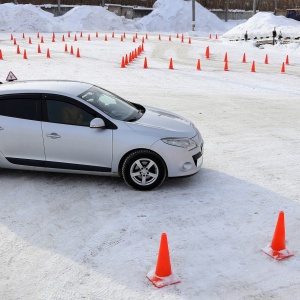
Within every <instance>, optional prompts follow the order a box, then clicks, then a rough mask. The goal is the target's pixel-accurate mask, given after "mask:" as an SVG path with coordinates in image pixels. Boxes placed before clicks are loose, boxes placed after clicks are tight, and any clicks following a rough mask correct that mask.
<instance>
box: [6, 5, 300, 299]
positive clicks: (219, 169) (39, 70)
mask: <svg viewBox="0 0 300 300" xmlns="http://www.w3.org/2000/svg"><path fill="white" fill-rule="evenodd" d="M160 2H162V1H160ZM183 2H184V1H182V3H181V1H177V8H178V10H180V9H181V8H182V7H181V4H182V5H185V4H186V3H185V2H184V4H183ZM2 8H3V6H0V13H1V12H2V13H3V12H5V9H2ZM17 9H19V8H17ZM22 9H24V10H25V8H24V7H23V8H22ZM84 9H86V8H84ZM23 13H24V14H26V13H25V12H24V11H23ZM70 13H71V12H70ZM77 13H78V12H77ZM6 15H7V16H8V13H7V12H6ZM77 15H78V18H79V17H80V13H78V14H77ZM162 15H165V14H163V13H162ZM21 16H22V14H19V15H18V16H16V17H15V21H16V22H15V23H18V20H19V19H20V18H21ZM33 16H35V18H36V19H35V20H36V22H35V23H39V22H40V19H41V18H44V12H41V15H39V12H35V13H34V15H32V18H33ZM85 16H86V15H85ZM7 18H8V17H7ZM277 20H279V19H276V22H277ZM280 20H281V19H280ZM0 22H2V23H1V30H2V32H1V33H0V49H1V50H2V55H3V60H0V80H1V81H4V80H5V78H6V76H7V74H8V72H9V71H12V72H13V73H14V74H15V75H16V76H17V78H18V79H19V80H24V79H74V80H82V81H87V82H92V83H94V84H97V85H99V86H102V87H104V88H107V89H109V90H111V91H113V92H115V93H116V94H119V95H121V96H123V97H124V98H126V99H128V100H131V101H134V102H139V103H141V104H145V105H152V106H158V107H161V108H165V109H168V110H171V111H173V112H176V113H178V114H181V115H183V116H185V117H186V118H188V119H190V120H192V121H193V122H194V123H195V124H196V125H197V127H198V128H199V130H200V131H201V133H202V135H203V138H204V141H205V153H204V165H203V169H202V170H201V171H200V172H199V173H198V174H196V175H195V176H193V177H189V178H182V179H170V180H167V181H166V182H165V183H164V185H163V186H162V187H161V188H159V189H157V190H154V191H151V192H146V193H145V192H144V193H143V192H138V191H135V190H132V189H130V188H128V187H127V186H126V184H125V183H123V180H122V179H120V178H104V177H96V176H79V175H66V174H56V173H38V172H25V171H24V172H23V171H12V170H1V171H0V236H1V239H0V265H1V269H0V296H1V297H0V298H1V299H5V300H15V299H26V300H27V299H30V300H32V299H34V300H35V299H43V300H44V299H45V300H48V299H49V300H50V299H51V300H52V299H63V300H69V299H76V300H77V299H93V300H94V299H97V300H98V299H168V300H169V299H171V300H173V299H174V300H175V299H176V300H178V299H226V300H227V299H228V300H229V299H230V300H234V299H280V300H281V299H298V298H299V297H300V284H299V279H300V275H299V274H300V273H299V265H300V254H299V253H300V251H299V249H300V239H299V233H298V231H299V230H298V227H299V224H300V217H299V216H300V206H299V204H300V192H299V185H300V175H299V174H300V165H299V153H300V141H299V128H300V118H299V115H300V103H299V94H300V85H299V77H300V46H299V43H296V42H295V43H292V44H288V45H281V44H278V45H276V46H274V47H273V46H270V45H267V46H265V47H264V49H259V48H257V47H255V46H254V45H253V43H252V42H250V41H249V42H242V41H241V42H229V41H228V39H225V38H221V37H219V38H218V39H215V36H214V35H213V38H212V39H209V38H208V33H209V32H204V31H205V30H203V35H202V36H201V34H199V36H197V37H192V43H191V44H189V43H188V35H187V33H186V30H185V29H182V30H180V28H179V29H178V28H177V29H174V30H170V29H168V31H170V32H164V30H163V28H161V41H159V40H158V34H157V33H156V32H155V33H151V32H150V30H149V32H148V30H146V29H145V28H144V29H140V30H139V31H138V30H137V32H138V39H137V40H136V42H135V43H134V42H132V37H133V36H135V33H136V32H135V31H131V32H130V31H127V29H126V39H125V40H124V41H123V42H121V41H120V36H121V34H123V31H124V28H123V27H122V26H123V25H120V27H121V28H117V29H116V33H115V38H112V37H111V31H109V30H108V29H106V28H104V29H103V28H101V27H99V28H94V27H93V28H84V26H85V25H82V27H81V28H80V29H78V28H79V27H76V26H77V25H76V24H74V28H75V29H73V30H72V32H71V36H70V38H68V37H67V31H68V30H70V28H69V27H68V28H65V27H64V26H65V25H64V26H62V25H61V27H60V30H59V31H60V32H58V31H57V32H56V38H55V42H52V31H53V30H52V29H53V27H51V29H50V30H46V29H45V27H41V29H39V28H34V29H32V30H30V27H27V24H28V23H30V19H28V20H27V21H25V20H24V21H22V22H24V23H23V27H19V28H18V29H17V30H15V29H13V28H12V27H10V26H11V25H12V23H7V24H6V23H5V22H3V18H2V16H1V19H0ZM139 22H142V21H141V20H140V21H139ZM153 22H154V21H153ZM155 22H159V21H155ZM248 22H249V23H248V24H250V22H251V19H250V20H249V21H248ZM272 22H273V21H272ZM280 22H281V21H280ZM21 24H22V23H21ZM40 24H45V23H44V22H41V23H40ZM77 24H84V22H81V20H80V19H79V20H78V23H77ZM123 24H124V23H123ZM245 24H246V23H245ZM279 25H280V24H278V23H276V24H275V26H279ZM5 26H6V27H5ZM41 26H42V25H41ZM99 26H100V25H99ZM131 26H132V25H131ZM225 26H228V24H225V23H224V28H225ZM269 26H270V24H269V23H267V22H266V24H265V26H261V29H260V30H261V32H262V33H263V32H267V31H269ZM272 26H274V25H273V23H272ZM297 26H298V24H296V23H295V26H294V27H295V28H296V29H295V28H294V27H293V29H291V30H297V28H298V27H297ZM249 27H250V25H249ZM28 28H29V29H28ZM81 29H82V30H84V32H83V37H82V38H80V37H79V32H75V31H76V30H81ZM177 30H178V31H179V34H180V35H179V36H180V37H179V38H176V35H175V33H174V32H176V31H177ZM244 30H245V27H243V28H241V32H240V34H241V35H242V34H243V32H244ZM14 31H15V32H14ZM23 31H25V38H24V39H23V38H22V33H23ZM37 31H40V35H42V36H44V39H45V43H43V44H41V43H40V38H37ZM43 31H44V33H43ZM96 31H99V37H98V38H96ZM155 31H157V30H155ZM171 31H172V32H171ZM199 32H201V28H200V29H199ZM216 32H217V33H220V31H219V29H216V30H214V28H213V27H212V29H211V33H216ZM75 33H76V36H77V38H78V41H76V42H75V41H74V35H75ZM146 33H148V36H149V39H148V40H145V44H144V47H145V51H144V52H143V54H142V55H140V56H139V58H137V59H135V60H134V62H133V63H131V64H129V65H128V66H127V67H126V68H125V69H122V68H120V64H121V58H122V56H124V55H125V54H129V53H130V52H131V51H132V50H134V49H135V48H137V47H138V46H139V45H141V40H142V37H144V38H145V34H146ZM182 33H184V34H185V40H184V43H182V42H181V34H182ZM204 33H205V34H204ZM11 34H13V37H15V38H16V41H17V44H18V45H19V46H20V49H21V53H23V50H24V49H26V50H27V56H28V59H27V60H26V59H23V54H16V47H17V46H16V45H14V44H13V41H11V40H10V37H11ZM88 34H90V35H91V41H88ZM105 34H107V35H108V41H107V42H105V41H104V35H105ZM62 35H64V37H65V39H66V42H61V38H62ZM169 35H171V37H172V41H171V42H170V41H169V40H168V39H169ZM29 37H31V38H32V44H29V43H28V38H29ZM39 43H40V46H41V50H42V53H41V54H38V53H37V46H38V44H39ZM65 44H67V46H68V50H69V51H70V47H71V46H73V47H74V51H75V53H76V51H77V49H80V53H81V57H80V58H76V57H75V55H71V54H70V53H69V52H67V53H66V52H65V51H64V49H65ZM207 46H209V49H210V54H211V55H210V59H206V58H205V50H206V47H207ZM47 49H49V50H50V52H51V58H46V51H47ZM226 52H227V54H228V60H229V62H228V66H229V71H228V72H225V71H224V56H225V53H226ZM244 53H245V54H246V58H247V62H246V63H242V62H241V61H242V57H243V54H244ZM267 54H268V58H269V64H264V61H265V56H266V55H267ZM287 55H288V57H289V62H290V64H289V65H286V66H285V67H286V70H285V73H281V67H282V62H285V61H286V56H287ZM145 57H147V59H148V66H149V68H148V69H144V68H143V63H144V58H145ZM171 57H172V58H173V62H174V70H169V69H168V66H169V60H170V58H171ZM198 59H200V61H201V71H198V70H196V65H197V60H198ZM253 61H255V63H256V72H250V70H251V66H252V62H253ZM0 88H1V86H0ZM281 210H283V211H284V213H285V222H286V223H285V227H286V242H287V243H286V245H287V248H288V250H289V251H291V252H292V253H294V254H295V256H294V257H291V258H289V259H287V260H283V261H276V260H274V259H272V258H270V257H268V256H267V255H265V254H264V253H263V252H262V251H261V248H263V247H265V246H266V245H267V244H268V243H270V242H271V240H272V237H273V233H274V229H275V225H276V222H277V217H278V213H279V211H281ZM162 232H166V233H167V235H168V240H169V250H170V255H171V263H172V269H173V271H174V272H175V273H176V274H177V275H179V277H180V278H181V283H179V284H175V285H172V286H168V287H164V288H162V289H157V288H155V287H154V286H153V285H152V284H151V283H150V282H149V281H148V280H147V278H146V274H147V273H148V272H149V271H150V270H151V269H153V267H154V266H155V264H156V260H157V253H158V248H159V242H160V236H161V233H162Z"/></svg>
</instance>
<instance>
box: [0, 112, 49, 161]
mask: <svg viewBox="0 0 300 300" xmlns="http://www.w3.org/2000/svg"><path fill="white" fill-rule="evenodd" d="M0 126H1V127H2V128H3V130H1V131H0V151H1V152H2V154H3V155H4V156H5V157H6V158H18V159H31V160H39V161H45V152H44V145H43V138H42V129H41V122H40V121H32V120H24V119H17V118H11V117H5V116H0Z"/></svg>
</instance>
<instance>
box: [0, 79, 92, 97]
mask: <svg viewBox="0 0 300 300" xmlns="http://www.w3.org/2000/svg"><path fill="white" fill-rule="evenodd" d="M92 86H93V84H91V83H86V82H81V81H72V80H28V81H17V80H16V81H12V82H6V83H3V84H0V95H1V94H2V95H5V94H6V95H7V94H17V93H50V94H57V93H58V94H65V95H70V96H78V95H79V94H81V93H83V92H84V91H86V90H88V89H89V88H91V87H92Z"/></svg>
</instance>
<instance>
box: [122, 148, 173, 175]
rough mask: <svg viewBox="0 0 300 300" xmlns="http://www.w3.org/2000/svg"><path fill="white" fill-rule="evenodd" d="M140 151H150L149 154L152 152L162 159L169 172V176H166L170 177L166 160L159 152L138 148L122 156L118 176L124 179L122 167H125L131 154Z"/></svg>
mask: <svg viewBox="0 0 300 300" xmlns="http://www.w3.org/2000/svg"><path fill="white" fill-rule="evenodd" d="M139 150H145V151H149V152H152V153H154V154H156V155H157V156H158V157H159V158H160V159H161V161H162V162H163V164H164V165H165V167H166V170H167V176H166V177H168V166H167V164H166V162H165V160H164V159H163V158H162V157H161V155H159V154H158V153H157V152H155V151H153V150H151V149H147V148H136V149H132V150H130V151H128V152H127V153H125V154H124V155H123V156H122V158H121V159H120V161H119V165H118V174H119V175H120V176H121V177H122V167H123V164H124V161H125V159H126V157H127V156H128V155H130V154H131V153H133V152H135V151H139Z"/></svg>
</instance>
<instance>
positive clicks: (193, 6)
mask: <svg viewBox="0 0 300 300" xmlns="http://www.w3.org/2000/svg"><path fill="white" fill-rule="evenodd" d="M195 25H196V7H195V0H192V31H195Z"/></svg>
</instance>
